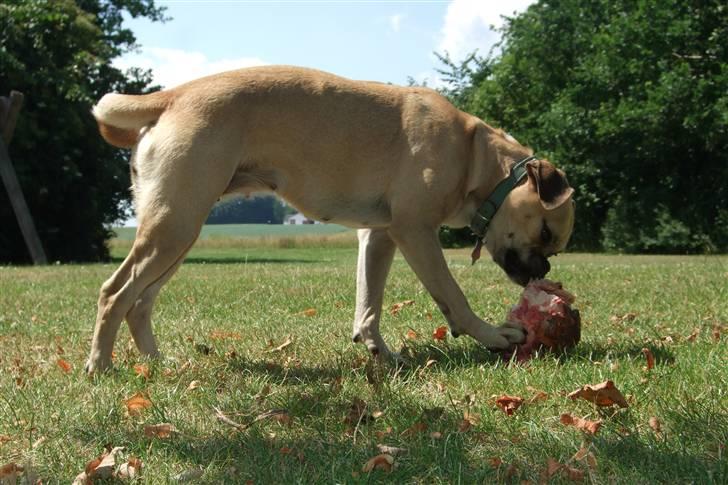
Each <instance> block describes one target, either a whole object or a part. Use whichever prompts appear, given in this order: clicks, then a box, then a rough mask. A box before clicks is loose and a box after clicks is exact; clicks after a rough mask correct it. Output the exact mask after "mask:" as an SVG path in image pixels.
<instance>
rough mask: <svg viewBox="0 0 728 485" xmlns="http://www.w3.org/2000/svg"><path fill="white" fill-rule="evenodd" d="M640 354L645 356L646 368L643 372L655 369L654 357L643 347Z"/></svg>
mask: <svg viewBox="0 0 728 485" xmlns="http://www.w3.org/2000/svg"><path fill="white" fill-rule="evenodd" d="M642 354H643V355H644V356H645V359H647V367H646V368H645V370H648V371H650V370H652V369H653V367H655V356H654V355H652V351H651V350H650V349H648V348H647V347H645V348H643V349H642Z"/></svg>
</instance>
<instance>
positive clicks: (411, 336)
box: [406, 328, 419, 340]
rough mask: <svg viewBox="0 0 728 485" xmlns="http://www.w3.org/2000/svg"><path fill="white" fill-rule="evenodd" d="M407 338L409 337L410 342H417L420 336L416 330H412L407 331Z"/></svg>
mask: <svg viewBox="0 0 728 485" xmlns="http://www.w3.org/2000/svg"><path fill="white" fill-rule="evenodd" d="M406 337H407V338H408V339H409V340H416V339H417V338H419V335H418V334H417V332H415V331H414V330H412V329H411V328H410V329H409V330H407V335H406Z"/></svg>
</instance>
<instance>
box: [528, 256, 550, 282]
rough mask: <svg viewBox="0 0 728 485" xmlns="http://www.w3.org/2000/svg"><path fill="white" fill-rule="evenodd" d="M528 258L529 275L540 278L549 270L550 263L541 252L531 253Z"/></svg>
mask: <svg viewBox="0 0 728 485" xmlns="http://www.w3.org/2000/svg"><path fill="white" fill-rule="evenodd" d="M528 260H529V261H528V263H529V264H528V266H529V268H530V270H531V276H532V277H534V278H537V279H541V278H543V277H544V276H546V275H547V274H548V272H549V271H551V264H549V260H548V259H546V257H545V256H544V255H543V254H538V253H533V254H531V257H530V258H528Z"/></svg>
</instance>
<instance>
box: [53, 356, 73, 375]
mask: <svg viewBox="0 0 728 485" xmlns="http://www.w3.org/2000/svg"><path fill="white" fill-rule="evenodd" d="M56 364H57V365H58V367H60V369H61V370H62V371H63V372H65V373H66V374H68V373H69V372H71V370H73V366H72V365H71V363H70V362H68V361H67V360H63V359H58V360H57V361H56Z"/></svg>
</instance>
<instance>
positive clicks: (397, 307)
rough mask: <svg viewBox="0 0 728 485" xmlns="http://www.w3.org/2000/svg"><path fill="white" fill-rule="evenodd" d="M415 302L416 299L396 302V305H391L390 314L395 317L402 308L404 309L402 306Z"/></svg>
mask: <svg viewBox="0 0 728 485" xmlns="http://www.w3.org/2000/svg"><path fill="white" fill-rule="evenodd" d="M414 303H415V301H414V300H405V301H402V302H399V303H395V304H394V305H392V306H391V307H389V314H390V315H392V316H393V317H395V316H397V315H398V314H399V312H400V310H402V308H404V307H406V306H410V305H414Z"/></svg>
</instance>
